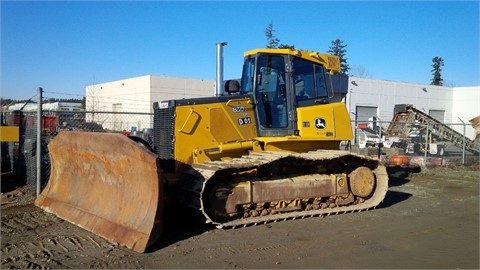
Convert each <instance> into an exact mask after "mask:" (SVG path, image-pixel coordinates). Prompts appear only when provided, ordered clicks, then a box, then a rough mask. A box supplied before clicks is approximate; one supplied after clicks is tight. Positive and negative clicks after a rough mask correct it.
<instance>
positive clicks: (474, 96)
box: [86, 75, 480, 139]
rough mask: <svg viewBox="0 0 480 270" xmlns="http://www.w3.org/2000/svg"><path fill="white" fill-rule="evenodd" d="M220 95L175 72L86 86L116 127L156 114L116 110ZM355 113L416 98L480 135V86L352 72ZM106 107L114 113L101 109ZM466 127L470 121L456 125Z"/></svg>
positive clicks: (148, 120) (349, 99) (376, 112)
mask: <svg viewBox="0 0 480 270" xmlns="http://www.w3.org/2000/svg"><path fill="white" fill-rule="evenodd" d="M214 95H215V81H214V80H199V79H189V78H177V77H169V76H156V75H146V76H141V77H135V78H130V79H124V80H118V81H113V82H106V83H100V84H95V85H89V86H87V87H86V110H87V111H91V112H94V113H87V116H86V120H87V121H94V122H97V123H100V124H102V125H103V126H104V128H107V129H112V130H118V131H120V130H129V129H131V127H136V128H137V129H138V130H140V129H142V128H146V127H151V126H152V123H153V122H152V121H153V120H152V117H151V116H150V115H145V116H140V117H139V116H138V115H136V116H135V119H134V120H133V119H132V117H128V115H126V114H118V115H115V114H113V116H112V113H111V112H114V113H115V112H119V113H120V112H132V113H133V112H134V113H152V112H153V106H152V105H153V102H156V101H162V100H170V99H182V98H195V97H207V96H214ZM344 101H345V103H346V106H347V108H348V111H349V112H350V113H351V114H350V117H351V118H352V120H356V121H367V120H368V118H370V117H372V116H376V117H377V118H378V119H379V120H380V121H381V122H385V123H384V126H385V127H386V126H387V125H388V123H386V122H388V121H390V120H391V119H392V117H393V111H394V108H395V105H396V104H411V105H413V106H414V107H415V108H417V109H419V110H422V111H424V112H425V113H427V114H429V115H431V116H433V117H435V118H436V119H437V120H439V121H441V122H443V123H446V124H452V123H453V124H455V123H456V124H460V123H462V121H463V122H465V123H466V125H465V128H466V135H467V137H469V138H472V139H473V138H474V129H473V127H472V126H471V125H470V124H469V122H468V121H469V120H470V119H472V118H475V117H476V116H479V115H480V86H473V87H447V86H434V85H426V84H413V83H404V82H394V81H384V80H373V79H366V78H357V77H350V78H349V83H348V94H347V96H346V99H344ZM101 111H105V112H109V114H101V113H98V112H101ZM451 127H452V128H454V129H455V130H457V131H458V132H460V133H463V128H464V126H462V125H452V126H451Z"/></svg>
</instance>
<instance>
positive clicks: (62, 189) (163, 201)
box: [35, 48, 388, 253]
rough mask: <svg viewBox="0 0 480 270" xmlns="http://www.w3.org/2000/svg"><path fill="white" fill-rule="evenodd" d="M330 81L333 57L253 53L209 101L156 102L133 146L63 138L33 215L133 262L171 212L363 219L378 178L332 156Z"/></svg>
mask: <svg viewBox="0 0 480 270" xmlns="http://www.w3.org/2000/svg"><path fill="white" fill-rule="evenodd" d="M339 70H340V60H339V58H338V56H335V55H328V54H324V53H318V52H311V51H303V50H296V49H280V48H260V49H254V50H250V51H247V52H245V53H244V64H243V71H242V76H241V79H239V80H228V81H226V82H225V84H224V89H222V93H221V94H220V95H216V96H212V97H201V98H189V99H178V100H165V101H159V102H155V103H154V104H153V111H154V116H153V127H152V129H151V130H150V132H146V133H143V134H142V135H141V136H140V135H138V134H137V135H134V134H130V136H125V135H122V134H117V133H89V132H78V131H62V132H60V133H59V134H58V135H57V136H56V137H55V138H54V139H53V140H52V141H51V142H50V143H49V145H48V148H49V155H50V159H51V172H50V179H49V181H48V183H47V185H46V187H45V188H44V189H43V191H42V193H41V194H40V195H39V196H38V198H37V199H36V201H35V204H36V205H37V206H39V207H41V208H43V209H44V210H45V211H47V212H51V213H54V214H55V215H57V216H58V217H60V218H62V219H64V220H67V221H69V222H71V223H73V224H76V225H78V226H80V227H82V228H84V229H86V230H88V231H91V232H93V233H95V234H97V235H100V236H102V237H103V238H105V239H107V240H109V241H113V242H116V243H118V244H120V245H122V246H125V247H127V248H129V249H132V250H134V251H136V252H140V253H141V252H145V250H146V248H147V247H148V246H150V245H151V244H152V243H154V242H155V241H156V240H158V238H159V237H160V236H161V235H162V228H163V220H162V219H163V211H164V208H165V207H166V206H168V205H172V204H173V205H181V206H182V207H184V208H185V209H189V211H193V212H194V213H197V214H198V216H199V217H201V219H203V221H204V222H206V223H210V224H213V225H215V226H216V227H218V228H236V227H243V226H248V225H255V224H265V223H268V222H273V221H280V220H288V219H295V218H304V217H316V216H324V215H331V214H338V213H350V212H359V211H364V210H368V209H373V208H375V207H376V206H378V205H379V204H380V203H381V202H382V201H383V199H384V197H385V195H386V192H387V189H388V175H387V172H386V169H385V167H384V166H383V165H382V164H381V163H380V162H379V160H378V159H374V158H371V157H367V156H362V155H358V154H355V153H352V152H350V151H348V150H346V149H342V148H341V146H340V145H341V143H342V142H343V143H344V142H348V141H350V140H351V139H352V136H353V135H352V127H351V122H350V118H349V114H348V112H347V109H346V106H345V103H343V102H341V101H340V102H339V101H334V102H330V101H331V100H333V99H331V97H332V95H333V91H332V79H331V77H332V75H333V74H334V73H336V72H338V71H339Z"/></svg>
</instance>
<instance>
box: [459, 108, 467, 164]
mask: <svg viewBox="0 0 480 270" xmlns="http://www.w3.org/2000/svg"><path fill="white" fill-rule="evenodd" d="M458 119H459V120H460V121H461V122H462V124H463V143H462V165H465V143H466V142H465V133H466V130H465V122H463V121H462V119H460V117H458Z"/></svg>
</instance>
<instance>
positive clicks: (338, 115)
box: [297, 103, 353, 141]
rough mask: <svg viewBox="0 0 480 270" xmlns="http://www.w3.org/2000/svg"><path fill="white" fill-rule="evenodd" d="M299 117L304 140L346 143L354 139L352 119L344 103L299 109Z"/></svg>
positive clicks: (301, 134)
mask: <svg viewBox="0 0 480 270" xmlns="http://www.w3.org/2000/svg"><path fill="white" fill-rule="evenodd" d="M297 116H298V124H297V125H298V130H300V137H302V139H306V140H308V139H313V140H322V141H346V140H351V139H352V138H353V133H352V128H351V126H350V125H349V123H350V117H349V116H348V111H347V108H346V107H345V104H343V103H330V104H325V105H318V106H311V107H301V108H298V109H297ZM317 121H323V122H321V123H320V124H318V123H317ZM317 125H320V127H318V126H317Z"/></svg>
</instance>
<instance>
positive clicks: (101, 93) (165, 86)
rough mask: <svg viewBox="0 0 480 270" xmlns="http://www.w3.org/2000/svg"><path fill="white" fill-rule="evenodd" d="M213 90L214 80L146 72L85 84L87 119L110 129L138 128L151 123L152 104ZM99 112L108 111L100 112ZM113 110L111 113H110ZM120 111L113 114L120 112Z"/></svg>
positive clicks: (199, 94)
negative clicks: (119, 78)
mask: <svg viewBox="0 0 480 270" xmlns="http://www.w3.org/2000/svg"><path fill="white" fill-rule="evenodd" d="M214 93H215V81H214V80H199V79H190V78H178V77H169V76H156V75H145V76H140V77H135V78H130V79H124V80H118V81H113V82H106V83H100V84H95V85H89V86H87V87H86V96H85V97H86V105H85V106H86V108H85V109H86V111H89V112H92V113H87V114H86V120H87V122H91V121H93V122H96V123H99V124H102V126H103V127H104V128H106V129H110V130H116V131H121V130H131V128H132V127H134V128H136V129H137V130H141V129H143V128H149V127H151V126H152V125H153V119H152V117H151V116H150V115H148V114H145V115H143V116H138V115H135V117H133V116H129V115H128V114H125V112H127V113H128V112H130V113H153V103H154V102H157V101H162V100H170V99H182V98H194V97H207V96H213V95H214ZM98 112H109V113H108V114H102V113H98ZM112 112H113V114H112ZM120 112H122V114H115V113H120Z"/></svg>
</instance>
